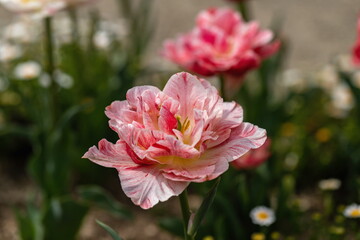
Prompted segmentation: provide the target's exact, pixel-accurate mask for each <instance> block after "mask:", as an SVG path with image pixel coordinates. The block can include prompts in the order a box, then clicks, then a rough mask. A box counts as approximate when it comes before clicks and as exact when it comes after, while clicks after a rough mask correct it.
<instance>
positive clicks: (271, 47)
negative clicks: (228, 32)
mask: <svg viewBox="0 0 360 240" xmlns="http://www.w3.org/2000/svg"><path fill="white" fill-rule="evenodd" d="M280 46H281V42H280V41H274V42H272V43H269V44H267V45H264V46H261V47H258V48H256V49H255V50H254V51H255V52H256V53H257V54H258V55H259V56H260V57H261V58H262V59H265V58H267V57H270V56H271V55H273V54H274V53H276V52H277V51H278V50H279V48H280Z"/></svg>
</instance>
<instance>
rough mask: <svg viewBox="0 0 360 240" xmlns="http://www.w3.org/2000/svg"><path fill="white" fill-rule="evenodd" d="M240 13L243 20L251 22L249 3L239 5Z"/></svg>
mask: <svg viewBox="0 0 360 240" xmlns="http://www.w3.org/2000/svg"><path fill="white" fill-rule="evenodd" d="M238 9H239V12H240V13H241V15H242V17H243V19H244V20H245V21H246V22H248V21H249V20H250V13H249V5H248V3H247V1H246V0H245V1H240V3H239V5H238Z"/></svg>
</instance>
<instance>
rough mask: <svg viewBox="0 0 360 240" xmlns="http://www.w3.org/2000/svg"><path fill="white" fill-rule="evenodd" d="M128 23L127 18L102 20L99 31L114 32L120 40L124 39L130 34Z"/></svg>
mask: <svg viewBox="0 0 360 240" xmlns="http://www.w3.org/2000/svg"><path fill="white" fill-rule="evenodd" d="M127 26H128V23H127V21H126V20H125V19H116V20H113V21H111V22H110V21H104V20H103V21H100V23H99V31H105V32H108V33H112V34H113V35H114V37H116V38H117V39H118V40H123V39H124V38H125V37H126V36H127V35H128V34H129V30H128V27H127Z"/></svg>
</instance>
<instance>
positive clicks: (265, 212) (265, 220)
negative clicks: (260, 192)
mask: <svg viewBox="0 0 360 240" xmlns="http://www.w3.org/2000/svg"><path fill="white" fill-rule="evenodd" d="M250 217H251V220H252V222H253V223H254V224H257V225H260V226H270V225H271V224H273V223H274V222H275V214H274V211H273V210H272V209H271V208H268V207H265V206H258V207H255V208H254V209H253V210H251V212H250Z"/></svg>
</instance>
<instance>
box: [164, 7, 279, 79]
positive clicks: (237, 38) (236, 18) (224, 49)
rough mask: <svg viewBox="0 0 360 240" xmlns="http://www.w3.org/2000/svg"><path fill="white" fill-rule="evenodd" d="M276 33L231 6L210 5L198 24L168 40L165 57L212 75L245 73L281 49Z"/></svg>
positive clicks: (184, 66) (198, 18)
mask: <svg viewBox="0 0 360 240" xmlns="http://www.w3.org/2000/svg"><path fill="white" fill-rule="evenodd" d="M273 38H274V34H273V33H272V32H271V31H270V30H261V29H260V26H259V24H258V23H257V22H254V21H252V22H249V23H246V22H244V21H243V20H242V18H241V16H240V14H239V13H238V12H236V11H234V10H231V9H229V8H210V9H208V10H206V11H202V12H200V14H199V15H198V16H197V20H196V26H195V28H194V29H193V30H192V31H191V32H189V33H186V34H184V35H182V36H180V37H178V38H177V39H175V40H168V41H166V42H165V44H164V49H163V51H162V54H163V56H164V57H165V58H167V59H169V60H171V61H172V62H174V63H176V64H178V65H180V66H181V67H183V68H185V69H186V70H189V71H192V72H195V73H198V74H201V75H203V76H212V75H215V74H222V73H226V74H231V75H235V76H240V77H241V76H243V75H244V74H245V73H246V72H247V71H249V70H251V69H254V68H257V67H259V66H260V63H261V62H262V60H263V59H265V58H267V57H269V56H271V55H272V54H274V53H275V52H277V51H278V49H279V46H280V42H279V41H275V42H272V40H273Z"/></svg>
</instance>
